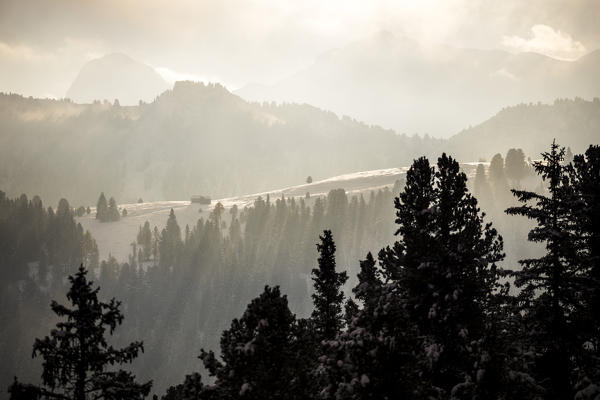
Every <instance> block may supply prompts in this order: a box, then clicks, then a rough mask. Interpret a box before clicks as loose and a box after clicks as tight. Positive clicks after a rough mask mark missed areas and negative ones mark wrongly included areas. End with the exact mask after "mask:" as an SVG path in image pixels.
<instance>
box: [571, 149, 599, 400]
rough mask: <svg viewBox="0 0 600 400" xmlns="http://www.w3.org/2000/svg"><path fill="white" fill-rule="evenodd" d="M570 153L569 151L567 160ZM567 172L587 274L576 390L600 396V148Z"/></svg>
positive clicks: (583, 156)
mask: <svg viewBox="0 0 600 400" xmlns="http://www.w3.org/2000/svg"><path fill="white" fill-rule="evenodd" d="M568 153H569V151H568V149H567V157H568ZM567 161H568V160H567ZM568 168H569V174H570V177H571V183H572V184H573V186H574V189H575V197H576V198H575V202H574V204H573V211H574V213H573V214H574V219H575V221H577V224H576V226H577V229H578V231H577V237H578V238H579V246H578V247H579V248H578V258H579V265H580V268H582V270H583V271H584V272H583V274H584V280H583V285H584V292H583V296H582V300H583V307H582V309H581V310H579V312H578V314H579V316H578V318H577V320H578V324H577V325H578V326H577V332H578V333H580V336H581V337H580V340H579V342H580V343H581V344H582V346H581V348H582V349H583V351H582V354H581V357H580V359H581V360H580V364H581V365H580V373H579V377H578V383H577V388H576V389H577V390H578V391H579V392H585V393H587V394H588V396H592V394H593V395H596V396H600V385H599V384H598V382H600V318H598V316H599V315H600V146H590V147H589V148H588V149H587V150H586V152H585V154H580V155H577V156H575V157H574V158H573V165H572V167H571V166H569V167H568ZM578 395H579V393H578ZM580 397H582V398H586V397H584V396H581V395H580ZM590 398H591V397H590Z"/></svg>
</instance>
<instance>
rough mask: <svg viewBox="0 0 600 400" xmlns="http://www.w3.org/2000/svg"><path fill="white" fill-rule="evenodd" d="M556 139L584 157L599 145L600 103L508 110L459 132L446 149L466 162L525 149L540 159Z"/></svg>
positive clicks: (562, 102)
mask: <svg viewBox="0 0 600 400" xmlns="http://www.w3.org/2000/svg"><path fill="white" fill-rule="evenodd" d="M554 139H556V141H557V143H559V144H561V145H564V146H570V147H571V149H572V150H573V152H576V153H583V152H584V151H585V150H586V149H587V147H588V146H589V145H590V144H599V143H600V99H599V98H594V100H593V101H585V100H582V99H575V100H556V101H554V103H552V104H542V103H537V104H520V105H517V106H513V107H507V108H504V109H503V110H502V111H500V112H499V113H498V114H496V115H495V116H493V117H492V118H490V119H488V120H487V121H485V122H483V123H481V124H479V125H477V126H474V127H472V128H469V129H465V130H463V131H461V132H459V133H458V134H456V135H455V136H453V137H452V138H450V140H449V141H448V143H447V145H446V146H445V148H446V149H447V150H448V151H449V152H450V153H451V154H457V155H459V157H460V158H461V159H463V160H477V159H479V158H486V159H488V160H489V159H490V158H491V157H492V156H493V155H494V154H495V153H502V154H506V152H507V151H508V149H510V148H522V149H523V151H524V152H525V154H527V155H529V156H531V157H532V158H537V156H538V155H539V154H540V153H541V152H542V151H547V150H548V148H549V145H550V143H552V141H553V140H554Z"/></svg>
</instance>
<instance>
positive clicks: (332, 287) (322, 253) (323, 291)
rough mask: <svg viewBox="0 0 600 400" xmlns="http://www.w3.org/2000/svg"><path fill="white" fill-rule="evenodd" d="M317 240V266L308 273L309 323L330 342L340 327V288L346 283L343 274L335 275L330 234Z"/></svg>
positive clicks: (341, 300)
mask: <svg viewBox="0 0 600 400" xmlns="http://www.w3.org/2000/svg"><path fill="white" fill-rule="evenodd" d="M319 238H320V239H321V243H320V244H317V249H318V251H319V259H318V263H319V266H318V268H314V269H313V270H312V279H313V282H314V288H315V293H314V294H313V295H312V298H313V303H314V306H315V308H314V310H313V313H312V320H313V322H314V325H315V329H316V331H317V334H318V335H319V337H320V338H321V339H323V340H332V339H333V338H335V336H336V334H337V333H338V332H339V331H340V330H341V329H342V327H343V321H344V319H343V304H344V292H343V291H342V290H341V288H342V286H343V285H344V283H346V281H347V280H348V275H347V274H346V272H345V271H343V272H336V269H335V243H334V241H333V236H332V234H331V231H330V230H325V231H323V235H322V236H319Z"/></svg>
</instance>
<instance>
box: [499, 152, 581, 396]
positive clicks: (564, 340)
mask: <svg viewBox="0 0 600 400" xmlns="http://www.w3.org/2000/svg"><path fill="white" fill-rule="evenodd" d="M564 155H565V150H564V148H561V147H559V146H558V145H557V144H556V143H552V147H551V149H550V152H547V153H543V154H542V158H543V161H542V162H537V163H535V164H534V167H535V170H536V172H537V173H538V174H539V175H541V177H542V178H543V179H544V181H545V182H547V184H548V195H543V194H537V193H534V192H528V191H521V190H513V191H512V192H513V194H514V195H515V196H516V197H517V199H518V200H519V201H520V202H521V203H523V205H521V206H519V207H511V208H509V209H508V210H506V212H507V213H508V214H511V215H523V216H525V217H527V218H530V219H532V220H534V221H535V222H536V223H537V226H536V227H535V228H533V229H532V230H531V232H529V240H530V241H533V242H537V243H542V244H544V245H545V247H546V253H545V254H544V255H543V256H542V257H540V258H532V259H526V260H521V261H520V263H521V265H522V266H523V268H522V270H521V271H518V272H516V273H515V283H516V285H517V286H518V287H519V288H521V292H520V294H519V305H520V306H521V313H522V314H523V315H524V324H525V326H522V327H521V328H522V329H523V332H524V338H525V339H527V340H528V341H529V343H530V346H531V350H532V351H533V353H534V354H536V355H537V360H536V363H537V381H538V382H540V383H541V384H542V386H544V388H545V389H546V396H545V397H546V398H547V399H557V400H558V399H568V398H573V395H574V376H573V373H574V371H575V370H576V368H575V364H574V358H573V357H572V355H573V354H576V353H577V352H579V347H580V343H578V340H577V333H576V332H575V329H574V328H575V325H574V315H575V314H574V311H575V310H577V309H578V308H579V305H580V304H581V303H582V293H583V289H584V284H585V282H584V279H583V277H584V274H583V273H584V269H582V268H580V266H579V265H578V264H579V262H578V261H577V259H578V257H577V247H578V245H577V242H579V236H580V235H579V233H578V231H579V229H580V228H579V227H577V226H576V222H577V221H576V219H575V218H573V205H574V203H573V202H574V201H575V199H576V195H575V193H574V190H573V186H572V185H571V183H570V180H569V176H568V169H569V168H570V167H568V166H565V165H564V164H563V160H564Z"/></svg>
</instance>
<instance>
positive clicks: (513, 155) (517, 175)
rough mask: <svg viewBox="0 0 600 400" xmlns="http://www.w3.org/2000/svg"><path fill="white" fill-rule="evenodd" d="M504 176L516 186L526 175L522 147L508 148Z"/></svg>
mask: <svg viewBox="0 0 600 400" xmlns="http://www.w3.org/2000/svg"><path fill="white" fill-rule="evenodd" d="M505 171H506V177H507V178H508V179H510V180H512V182H513V186H518V185H519V183H520V182H521V180H522V179H523V178H525V176H527V164H526V163H525V153H523V150H522V149H509V150H508V152H507V153H506V160H505Z"/></svg>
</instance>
